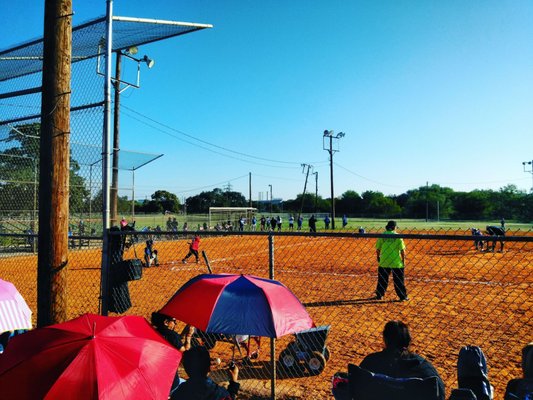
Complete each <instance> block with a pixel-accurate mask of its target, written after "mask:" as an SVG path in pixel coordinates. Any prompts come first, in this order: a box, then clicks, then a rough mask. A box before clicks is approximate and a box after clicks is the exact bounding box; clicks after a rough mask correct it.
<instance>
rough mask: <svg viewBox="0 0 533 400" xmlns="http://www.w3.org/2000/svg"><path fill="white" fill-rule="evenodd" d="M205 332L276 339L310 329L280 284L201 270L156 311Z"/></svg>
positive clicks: (300, 309) (297, 303) (296, 303)
mask: <svg viewBox="0 0 533 400" xmlns="http://www.w3.org/2000/svg"><path fill="white" fill-rule="evenodd" d="M160 312H161V313H163V314H165V315H169V316H172V317H174V318H176V319H179V320H180V321H183V322H185V323H187V324H190V325H193V326H195V327H197V328H198V329H200V330H202V331H204V332H211V333H224V334H228V335H253V336H263V337H271V338H278V337H281V336H283V335H286V334H289V333H295V332H299V331H302V330H305V329H309V328H312V327H314V323H313V321H312V320H311V317H310V316H309V314H308V313H307V311H306V309H305V307H304V306H303V305H302V303H300V301H299V300H298V299H297V298H296V296H295V295H294V294H293V293H292V292H291V291H290V290H289V289H288V288H287V287H286V286H284V285H283V284H282V283H280V282H278V281H275V280H271V279H264V278H258V277H256V276H252V275H226V274H203V275H198V276H197V277H195V278H192V279H191V280H189V281H188V282H187V283H185V284H184V285H183V286H182V287H181V288H180V289H179V290H178V291H177V292H176V293H175V294H174V296H173V297H172V298H171V299H170V300H169V302H168V303H167V304H166V305H165V306H164V307H163V308H162V309H161V310H160Z"/></svg>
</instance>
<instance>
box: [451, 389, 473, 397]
mask: <svg viewBox="0 0 533 400" xmlns="http://www.w3.org/2000/svg"><path fill="white" fill-rule="evenodd" d="M448 400H477V397H476V395H475V394H474V392H472V391H471V390H470V389H464V388H463V389H453V390H452V394H451V395H450V398H449V399H448Z"/></svg>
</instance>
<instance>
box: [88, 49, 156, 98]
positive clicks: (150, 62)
mask: <svg viewBox="0 0 533 400" xmlns="http://www.w3.org/2000/svg"><path fill="white" fill-rule="evenodd" d="M104 47H105V42H100V43H99V44H98V53H97V58H96V73H97V74H98V75H102V76H104V75H105V74H104V73H103V72H100V65H101V64H102V63H101V61H100V59H101V56H102V54H101V53H102V49H103V48H104ZM138 52H139V49H138V48H137V47H136V46H131V47H128V48H127V49H123V50H119V51H117V53H116V54H117V60H116V63H117V65H119V64H120V60H121V58H122V56H124V57H126V58H129V59H130V60H133V61H135V62H137V77H136V80H135V83H133V82H128V81H125V80H122V79H121V77H120V76H115V77H111V81H112V82H113V83H114V84H115V87H118V85H120V84H123V85H124V87H122V88H121V89H119V92H120V93H122V92H123V91H124V90H126V89H127V88H129V87H134V88H136V89H139V88H140V87H141V64H143V63H144V64H146V66H147V67H148V69H151V68H153V66H154V65H155V61H154V59H152V58H150V57H148V56H147V55H145V56H144V57H143V58H137V57H134V55H135V54H137V53H138Z"/></svg>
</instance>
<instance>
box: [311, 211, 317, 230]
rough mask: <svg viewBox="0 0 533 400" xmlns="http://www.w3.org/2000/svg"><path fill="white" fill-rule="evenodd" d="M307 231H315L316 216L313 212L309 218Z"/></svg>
mask: <svg viewBox="0 0 533 400" xmlns="http://www.w3.org/2000/svg"><path fill="white" fill-rule="evenodd" d="M309 232H316V218H315V215H314V214H313V215H311V218H309Z"/></svg>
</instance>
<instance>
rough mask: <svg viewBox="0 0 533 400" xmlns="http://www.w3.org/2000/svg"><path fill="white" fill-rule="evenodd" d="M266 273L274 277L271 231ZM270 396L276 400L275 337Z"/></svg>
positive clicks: (271, 362) (272, 348) (271, 350)
mask: <svg viewBox="0 0 533 400" xmlns="http://www.w3.org/2000/svg"><path fill="white" fill-rule="evenodd" d="M268 258H269V263H268V269H269V271H268V274H269V278H270V279H274V236H273V235H272V232H271V233H269V235H268ZM270 364H271V366H270V369H271V375H272V376H271V378H270V398H271V399H272V400H276V338H275V337H274V338H270Z"/></svg>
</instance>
